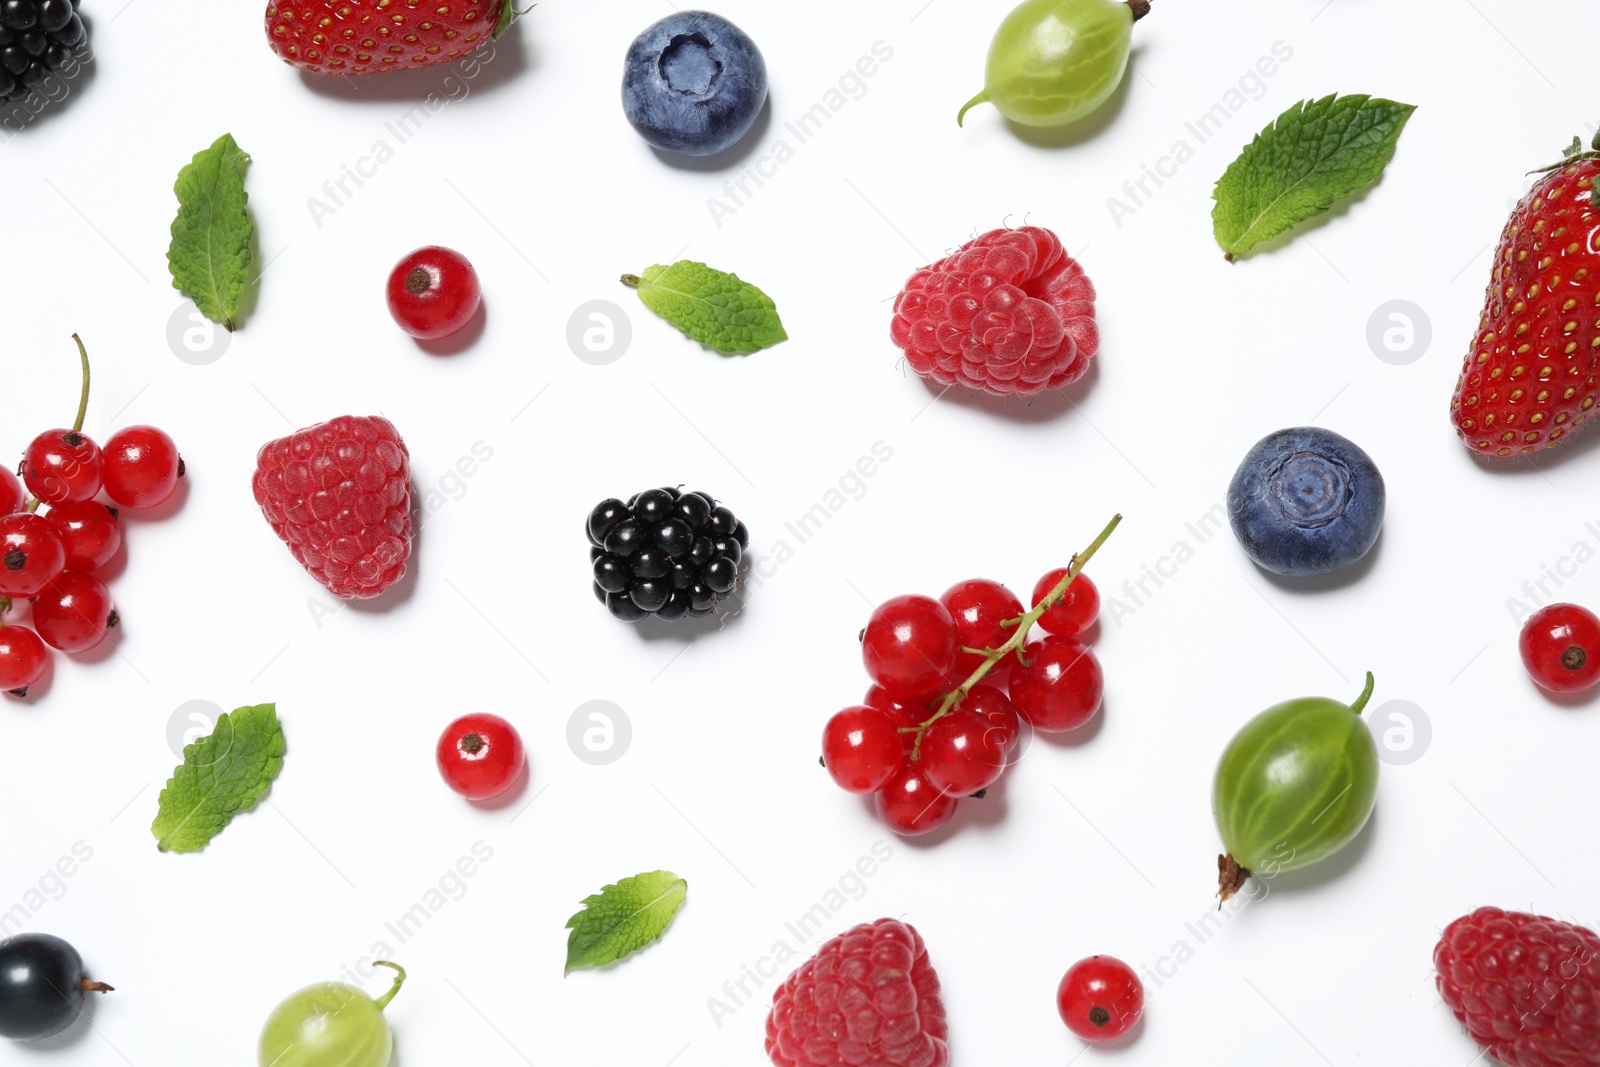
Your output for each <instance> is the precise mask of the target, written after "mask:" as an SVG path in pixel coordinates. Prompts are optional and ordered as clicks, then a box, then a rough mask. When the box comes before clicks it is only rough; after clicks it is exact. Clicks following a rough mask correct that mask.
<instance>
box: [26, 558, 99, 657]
mask: <svg viewBox="0 0 1600 1067" xmlns="http://www.w3.org/2000/svg"><path fill="white" fill-rule="evenodd" d="M116 624H117V612H116V609H115V608H113V607H112V605H111V590H109V589H107V588H106V586H105V583H104V582H102V581H100V580H99V579H96V578H91V577H89V576H88V575H87V574H80V573H78V572H77V571H65V572H63V573H62V574H61V576H60V577H59V578H57V579H56V580H55V581H53V582H51V583H50V584H49V585H47V586H45V588H44V591H43V592H41V593H40V594H39V595H38V596H36V597H34V600H33V626H34V629H36V630H38V631H39V636H40V637H42V638H43V639H44V642H45V644H47V645H49V646H50V647H51V648H58V649H60V650H61V651H63V652H87V651H89V649H91V648H93V647H94V646H95V645H98V644H99V643H100V642H101V641H103V640H105V636H106V631H107V630H108V629H110V628H111V627H113V626H115V625H116Z"/></svg>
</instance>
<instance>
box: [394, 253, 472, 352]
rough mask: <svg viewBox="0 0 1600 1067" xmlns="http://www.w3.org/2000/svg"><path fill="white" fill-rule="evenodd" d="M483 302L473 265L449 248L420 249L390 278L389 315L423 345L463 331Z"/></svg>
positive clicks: (396, 266)
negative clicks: (462, 328) (421, 341)
mask: <svg viewBox="0 0 1600 1067" xmlns="http://www.w3.org/2000/svg"><path fill="white" fill-rule="evenodd" d="M482 301H483V293H482V291H481V290H480V289H479V288H478V274H477V272H476V271H474V270H473V269H472V264H471V263H468V262H467V259H466V257H465V256H463V255H462V254H461V253H460V252H453V251H451V250H450V249H448V248H440V247H438V246H437V245H429V246H428V247H427V248H419V249H417V250H416V251H415V252H413V253H411V254H410V255H409V256H407V257H406V258H404V259H402V260H401V261H400V262H399V263H398V264H396V265H395V268H394V271H393V272H392V273H390V275H389V314H390V315H393V316H394V321H395V322H397V323H399V325H400V328H401V329H402V330H404V331H405V332H406V333H409V334H410V335H411V336H412V337H417V338H420V339H422V340H424V341H437V340H438V339H439V338H441V337H449V336H450V335H451V334H453V333H455V332H456V331H457V330H459V329H461V327H463V326H465V325H466V324H467V323H468V322H469V321H471V319H472V316H473V315H475V314H477V311H478V305H479V304H480V303H481V302H482Z"/></svg>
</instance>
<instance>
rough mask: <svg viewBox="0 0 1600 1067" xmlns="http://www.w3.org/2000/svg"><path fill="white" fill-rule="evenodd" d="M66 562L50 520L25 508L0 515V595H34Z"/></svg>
mask: <svg viewBox="0 0 1600 1067" xmlns="http://www.w3.org/2000/svg"><path fill="white" fill-rule="evenodd" d="M66 566H67V549H66V546H65V545H64V544H63V543H62V541H61V535H60V534H59V533H57V532H56V528H55V525H54V524H53V523H51V522H49V521H47V520H45V519H42V518H40V517H39V516H38V515H33V514H30V513H28V512H26V511H22V512H18V513H16V514H15V515H6V516H0V596H10V597H30V596H36V595H38V592H39V590H41V589H43V588H44V587H45V586H47V585H49V584H50V583H51V582H53V581H55V580H56V576H57V575H59V574H60V573H61V572H62V571H63V570H65V569H66Z"/></svg>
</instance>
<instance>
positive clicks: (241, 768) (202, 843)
mask: <svg viewBox="0 0 1600 1067" xmlns="http://www.w3.org/2000/svg"><path fill="white" fill-rule="evenodd" d="M283 752H284V742H283V727H282V726H280V725H278V709H277V707H276V706H275V705H272V704H258V705H256V706H255V707H253V708H240V709H238V710H237V711H234V712H232V713H224V714H222V715H219V716H217V725H216V727H215V728H214V729H213V730H212V731H211V733H210V734H209V735H208V736H206V737H199V738H196V739H195V740H194V741H193V743H191V744H189V745H186V746H185V747H184V750H183V764H182V766H180V767H178V768H177V769H176V770H174V771H173V772H172V777H171V778H169V779H167V787H166V788H165V789H163V790H162V791H161V796H160V798H159V800H158V801H157V804H158V805H159V809H158V811H157V812H156V821H155V822H153V823H151V824H150V832H151V833H153V834H155V835H156V848H158V849H160V850H161V851H162V852H198V851H200V850H201V849H203V848H205V847H206V845H207V844H208V843H209V842H210V840H211V839H212V838H213V837H215V836H217V835H218V834H220V833H221V832H222V829H223V827H225V826H227V825H228V822H229V821H230V820H231V819H232V818H233V817H234V815H235V814H237V813H238V812H241V811H248V810H250V809H251V808H253V807H255V804H256V801H258V800H260V799H261V798H262V797H263V796H265V795H266V792H267V787H268V786H270V785H271V784H272V780H273V779H274V778H276V777H277V776H278V771H280V770H281V769H282V768H283Z"/></svg>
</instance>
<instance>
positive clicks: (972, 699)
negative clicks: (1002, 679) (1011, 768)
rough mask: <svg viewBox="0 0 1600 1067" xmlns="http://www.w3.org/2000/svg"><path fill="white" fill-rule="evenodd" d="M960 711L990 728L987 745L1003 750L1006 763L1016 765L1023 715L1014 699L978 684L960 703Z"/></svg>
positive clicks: (991, 687) (990, 686)
mask: <svg viewBox="0 0 1600 1067" xmlns="http://www.w3.org/2000/svg"><path fill="white" fill-rule="evenodd" d="M961 710H963V711H970V712H972V713H973V714H974V715H977V716H978V717H979V718H981V719H983V721H984V722H985V723H986V724H987V726H988V736H987V741H986V743H987V744H989V745H993V746H996V747H1000V748H1002V749H1003V750H1004V752H1005V756H1006V762H1007V763H1015V762H1016V760H1015V758H1014V757H1015V754H1016V751H1017V746H1018V745H1020V744H1021V743H1022V716H1020V715H1019V714H1017V706H1016V704H1015V703H1013V702H1012V700H1011V698H1010V697H1008V696H1006V695H1005V693H1004V692H1002V691H1001V690H1000V689H999V688H997V687H995V686H992V685H975V686H973V687H972V691H971V692H969V693H968V694H967V695H966V696H965V697H963V698H962V700H961Z"/></svg>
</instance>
